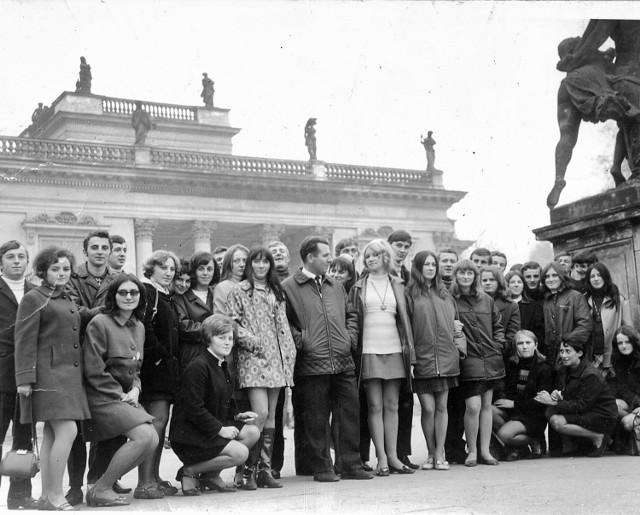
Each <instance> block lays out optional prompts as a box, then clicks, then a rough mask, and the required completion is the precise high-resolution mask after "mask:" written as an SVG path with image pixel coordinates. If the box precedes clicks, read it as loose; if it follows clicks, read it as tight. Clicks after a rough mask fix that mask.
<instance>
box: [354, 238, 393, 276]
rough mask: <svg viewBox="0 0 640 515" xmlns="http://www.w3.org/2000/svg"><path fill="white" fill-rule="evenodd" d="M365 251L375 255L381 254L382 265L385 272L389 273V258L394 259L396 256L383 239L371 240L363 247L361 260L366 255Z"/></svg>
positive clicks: (390, 264) (390, 265)
mask: <svg viewBox="0 0 640 515" xmlns="http://www.w3.org/2000/svg"><path fill="white" fill-rule="evenodd" d="M398 241H400V240H398ZM367 251H371V252H375V253H376V254H382V264H383V265H384V269H385V271H387V272H389V270H390V269H391V267H392V263H391V258H392V256H393V257H395V255H396V253H395V252H394V251H393V249H392V248H391V245H389V243H387V242H386V241H384V240H383V239H377V240H371V241H370V242H369V243H367V244H366V245H365V247H364V250H363V251H362V256H363V258H364V257H365V256H366V255H367ZM365 265H366V263H365Z"/></svg>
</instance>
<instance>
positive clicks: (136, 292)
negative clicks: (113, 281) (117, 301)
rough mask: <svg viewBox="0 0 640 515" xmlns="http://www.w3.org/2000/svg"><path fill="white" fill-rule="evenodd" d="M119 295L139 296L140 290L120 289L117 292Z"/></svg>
mask: <svg viewBox="0 0 640 515" xmlns="http://www.w3.org/2000/svg"><path fill="white" fill-rule="evenodd" d="M116 293H117V294H118V296H119V297H126V296H127V295H131V296H132V297H137V296H138V295H140V291H139V290H118V291H117V292H116Z"/></svg>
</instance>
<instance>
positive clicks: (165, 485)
mask: <svg viewBox="0 0 640 515" xmlns="http://www.w3.org/2000/svg"><path fill="white" fill-rule="evenodd" d="M158 488H159V489H160V490H162V493H163V494H164V496H165V497H171V496H172V495H176V494H177V493H178V489H177V488H176V487H175V486H173V485H172V484H171V483H169V481H158Z"/></svg>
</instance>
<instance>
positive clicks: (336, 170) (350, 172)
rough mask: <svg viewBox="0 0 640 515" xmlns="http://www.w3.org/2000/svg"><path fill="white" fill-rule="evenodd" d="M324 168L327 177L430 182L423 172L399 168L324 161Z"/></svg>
mask: <svg viewBox="0 0 640 515" xmlns="http://www.w3.org/2000/svg"><path fill="white" fill-rule="evenodd" d="M325 169H326V172H325V173H326V176H327V179H338V180H363V181H382V182H430V180H431V179H430V178H429V175H428V174H427V173H425V172H422V171H417V170H402V169H399V168H382V167H377V166H360V165H346V164H336V163H326V164H325Z"/></svg>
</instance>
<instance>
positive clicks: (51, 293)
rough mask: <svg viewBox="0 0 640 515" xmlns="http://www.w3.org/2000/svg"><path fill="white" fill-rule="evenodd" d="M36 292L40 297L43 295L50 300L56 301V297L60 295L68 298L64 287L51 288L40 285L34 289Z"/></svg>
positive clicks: (43, 284)
mask: <svg viewBox="0 0 640 515" xmlns="http://www.w3.org/2000/svg"><path fill="white" fill-rule="evenodd" d="M36 291H38V292H39V293H41V294H42V295H44V296H45V297H48V298H51V299H57V298H58V297H60V296H61V295H63V294H64V295H65V296H68V295H69V292H68V291H67V289H66V287H65V288H62V289H60V288H55V289H54V288H51V286H49V285H47V284H45V283H42V284H41V285H40V286H38V287H37V288H36Z"/></svg>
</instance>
